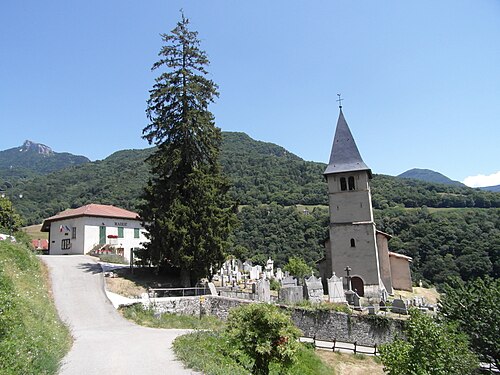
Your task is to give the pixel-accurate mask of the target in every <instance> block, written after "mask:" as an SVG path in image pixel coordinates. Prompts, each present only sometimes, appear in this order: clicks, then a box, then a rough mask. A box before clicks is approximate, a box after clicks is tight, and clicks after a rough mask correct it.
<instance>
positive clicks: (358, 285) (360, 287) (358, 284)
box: [351, 276, 365, 297]
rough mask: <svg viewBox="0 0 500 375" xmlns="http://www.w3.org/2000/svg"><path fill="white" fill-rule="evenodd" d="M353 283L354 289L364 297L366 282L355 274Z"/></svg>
mask: <svg viewBox="0 0 500 375" xmlns="http://www.w3.org/2000/svg"><path fill="white" fill-rule="evenodd" d="M351 285H352V290H354V291H355V292H356V293H358V296H360V297H364V295H365V284H364V283H363V280H361V277H357V276H354V277H353V278H352V279H351Z"/></svg>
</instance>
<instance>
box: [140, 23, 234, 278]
mask: <svg viewBox="0 0 500 375" xmlns="http://www.w3.org/2000/svg"><path fill="white" fill-rule="evenodd" d="M188 26H189V20H188V19H187V18H185V17H184V14H182V19H181V21H180V22H178V23H177V26H176V27H175V28H174V29H173V30H172V31H171V33H170V34H162V35H161V37H162V40H163V42H164V45H163V47H162V48H161V50H160V52H159V56H160V60H159V61H158V62H156V63H155V64H154V65H153V67H152V70H153V71H155V70H161V74H160V75H159V76H158V77H157V78H156V80H155V84H154V86H153V88H152V90H150V97H149V100H148V102H147V105H148V107H147V110H146V113H147V116H148V119H149V121H150V123H149V125H148V126H146V127H145V128H144V129H143V138H145V139H146V140H147V141H148V142H149V143H150V144H155V145H156V146H157V148H156V151H155V152H154V153H153V154H152V155H151V156H150V157H149V158H148V160H147V161H148V163H149V165H150V169H151V174H152V178H150V180H149V181H148V184H147V187H146V189H145V195H144V198H145V201H146V203H145V204H144V205H143V207H142V209H141V217H142V220H143V221H144V225H145V227H146V229H147V230H148V232H149V239H150V242H149V243H148V244H146V245H145V254H141V256H142V257H143V258H146V260H148V261H149V262H150V263H151V264H153V265H156V266H164V265H168V266H173V267H176V268H179V269H180V273H181V282H182V284H183V285H184V286H188V284H191V285H193V284H194V283H195V282H196V281H198V280H199V279H200V278H203V277H211V272H212V270H215V269H217V268H218V267H220V266H221V264H222V262H223V261H224V250H225V248H226V247H227V239H228V236H229V235H230V233H231V229H232V226H233V224H234V222H235V220H236V216H235V204H234V203H233V202H232V201H231V200H230V198H229V196H228V195H227V191H228V189H229V182H228V180H227V179H226V178H225V177H224V176H223V174H222V171H221V167H220V164H219V151H220V147H221V142H222V137H221V131H220V129H219V128H217V127H216V126H215V122H214V116H213V115H212V113H211V112H210V111H209V110H208V105H209V104H210V103H213V102H214V98H215V97H217V96H218V92H217V85H216V84H215V83H214V82H213V81H211V80H210V79H208V78H207V77H206V76H207V74H208V72H207V70H206V67H207V66H208V65H209V60H208V58H207V55H206V53H205V52H204V51H203V50H201V49H200V41H199V40H198V38H197V35H198V33H197V32H196V31H190V30H189V28H188Z"/></svg>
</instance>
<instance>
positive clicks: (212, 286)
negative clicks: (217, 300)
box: [208, 283, 217, 296]
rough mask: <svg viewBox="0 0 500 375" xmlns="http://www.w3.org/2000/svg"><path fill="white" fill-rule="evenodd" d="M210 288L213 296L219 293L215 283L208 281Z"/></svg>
mask: <svg viewBox="0 0 500 375" xmlns="http://www.w3.org/2000/svg"><path fill="white" fill-rule="evenodd" d="M208 289H210V294H211V295H212V296H216V295H217V289H216V288H215V285H214V283H208Z"/></svg>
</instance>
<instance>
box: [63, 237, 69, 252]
mask: <svg viewBox="0 0 500 375" xmlns="http://www.w3.org/2000/svg"><path fill="white" fill-rule="evenodd" d="M68 249H71V242H70V239H69V238H66V239H64V240H61V250H68Z"/></svg>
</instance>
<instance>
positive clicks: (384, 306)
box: [378, 301, 387, 311]
mask: <svg viewBox="0 0 500 375" xmlns="http://www.w3.org/2000/svg"><path fill="white" fill-rule="evenodd" d="M378 305H379V307H380V311H385V310H386V308H387V306H386V304H385V302H384V301H380V303H379V304H378Z"/></svg>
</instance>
